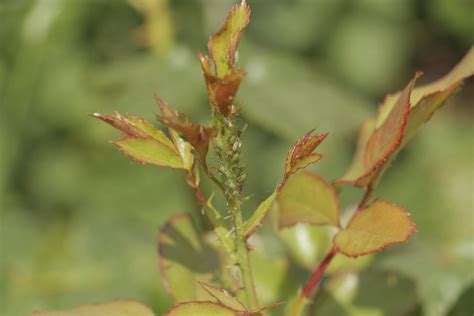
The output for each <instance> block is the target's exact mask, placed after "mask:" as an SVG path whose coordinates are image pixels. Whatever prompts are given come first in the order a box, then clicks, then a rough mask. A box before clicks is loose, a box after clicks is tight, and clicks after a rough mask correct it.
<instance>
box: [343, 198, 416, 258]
mask: <svg viewBox="0 0 474 316" xmlns="http://www.w3.org/2000/svg"><path fill="white" fill-rule="evenodd" d="M414 232H415V223H414V222H413V221H412V220H411V219H410V215H409V214H408V213H407V212H406V211H405V210H404V209H403V208H401V207H399V206H396V205H393V204H391V203H390V202H388V201H383V200H378V201H375V202H374V204H372V205H371V206H369V207H367V208H366V209H362V210H359V212H358V213H357V214H356V215H355V216H354V217H353V219H352V220H351V221H350V223H349V224H348V225H347V227H346V228H345V229H343V230H342V231H340V232H339V233H338V234H337V235H336V237H335V238H334V242H335V244H336V246H337V247H338V250H339V252H341V253H342V254H344V255H346V256H348V257H358V256H363V255H367V254H370V253H373V252H377V251H380V250H382V249H383V248H385V247H388V246H390V245H391V244H395V243H399V242H403V241H406V240H408V238H410V236H411V235H412V234H413V233H414Z"/></svg>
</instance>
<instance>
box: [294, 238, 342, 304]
mask: <svg viewBox="0 0 474 316" xmlns="http://www.w3.org/2000/svg"><path fill="white" fill-rule="evenodd" d="M337 251H338V249H337V247H336V246H333V247H332V249H331V250H330V251H329V253H328V254H327V255H326V258H324V260H323V261H322V262H321V264H320V265H319V266H318V268H317V269H316V270H314V272H313V274H311V277H310V278H309V280H308V282H307V283H306V286H305V287H304V289H303V292H302V293H301V295H302V296H303V297H309V296H310V295H311V292H312V291H313V289H314V287H315V286H316V285H317V284H318V283H319V280H320V279H321V276H322V275H323V273H324V271H325V270H326V268H327V266H328V265H329V263H331V260H332V258H334V256H335V255H336V253H337Z"/></svg>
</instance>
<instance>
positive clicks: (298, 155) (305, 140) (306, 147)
mask: <svg viewBox="0 0 474 316" xmlns="http://www.w3.org/2000/svg"><path fill="white" fill-rule="evenodd" d="M314 131H315V130H314V129H312V130H310V131H309V132H307V133H306V134H305V135H304V136H303V137H302V138H300V139H299V140H298V141H297V142H296V144H294V145H293V147H292V148H291V149H290V150H289V151H288V155H287V157H286V162H285V176H284V178H285V180H286V179H288V177H289V176H290V175H292V174H293V173H295V172H296V171H298V170H301V169H304V168H306V167H307V166H308V165H310V164H313V163H316V162H318V161H319V160H321V159H322V158H323V154H319V153H314V151H315V150H316V148H317V147H318V146H319V145H320V144H321V142H322V141H323V140H324V139H325V138H326V137H327V136H328V135H329V133H325V134H320V135H318V134H316V135H312V134H313V132H314ZM285 180H284V181H283V182H285Z"/></svg>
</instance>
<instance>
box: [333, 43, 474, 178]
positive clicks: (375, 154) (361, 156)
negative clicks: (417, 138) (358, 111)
mask: <svg viewBox="0 0 474 316" xmlns="http://www.w3.org/2000/svg"><path fill="white" fill-rule="evenodd" d="M473 74H474V49H472V48H471V49H470V51H469V52H468V53H467V55H466V56H465V57H464V58H463V60H462V61H461V62H460V63H459V64H458V65H457V66H456V67H454V68H453V70H452V71H451V72H450V73H448V74H447V75H446V76H444V77H443V78H441V79H439V80H437V81H435V82H433V83H431V84H428V85H425V86H421V87H419V88H416V89H413V85H414V80H412V82H410V84H409V85H408V86H407V87H406V88H405V89H404V90H403V91H402V92H400V93H397V94H393V95H389V96H387V97H386V99H385V101H384V102H383V103H382V105H381V106H380V108H379V112H378V115H377V118H376V120H375V122H374V123H372V121H367V122H366V123H365V124H364V126H363V127H362V129H361V132H360V135H359V141H358V146H357V149H356V153H355V155H354V158H353V162H352V165H351V168H350V169H349V171H348V172H347V173H346V175H344V176H343V177H342V179H340V180H339V181H340V182H349V183H353V184H354V185H356V186H359V187H365V186H368V185H370V184H371V183H373V181H374V180H376V178H377V175H378V174H381V173H382V172H383V171H384V170H385V169H386V167H387V166H388V163H389V162H390V161H391V160H393V158H394V157H395V156H396V154H397V153H398V152H399V151H400V150H401V149H402V147H403V146H404V145H405V144H406V143H407V142H408V141H409V140H410V139H411V138H412V137H413V136H414V135H415V134H416V132H417V130H418V129H419V128H420V127H421V126H422V125H423V124H424V123H425V122H426V121H428V120H429V119H430V118H431V116H432V115H433V114H434V112H435V111H436V110H437V109H438V108H440V107H441V106H442V105H443V104H444V103H445V101H446V99H447V98H448V97H449V96H451V95H452V94H454V93H455V92H456V91H458V90H459V87H460V86H461V85H462V83H463V82H464V80H465V79H466V78H469V77H471V76H472V75H473ZM417 76H418V75H417ZM417 76H415V79H416V77H417Z"/></svg>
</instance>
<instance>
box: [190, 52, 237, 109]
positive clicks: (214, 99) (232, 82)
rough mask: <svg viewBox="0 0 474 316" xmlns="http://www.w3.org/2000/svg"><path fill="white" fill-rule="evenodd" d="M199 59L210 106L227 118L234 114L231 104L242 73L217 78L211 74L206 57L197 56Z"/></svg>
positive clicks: (234, 72)
mask: <svg viewBox="0 0 474 316" xmlns="http://www.w3.org/2000/svg"><path fill="white" fill-rule="evenodd" d="M199 59H200V61H201V69H202V72H203V74H204V80H205V81H206V87H207V91H208V95H209V101H210V102H211V105H212V106H214V107H217V108H218V109H219V111H220V112H221V113H222V114H223V115H224V116H226V117H227V116H229V115H230V114H232V113H233V112H235V110H234V111H233V108H232V104H233V102H234V98H235V95H236V94H237V90H238V89H239V86H240V82H241V81H242V79H243V77H244V73H243V72H242V71H241V70H235V71H232V72H231V73H229V74H228V75H225V76H224V77H222V78H219V77H218V76H216V75H215V74H214V73H213V72H212V70H211V64H210V60H209V58H208V57H207V56H205V55H203V54H199Z"/></svg>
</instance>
